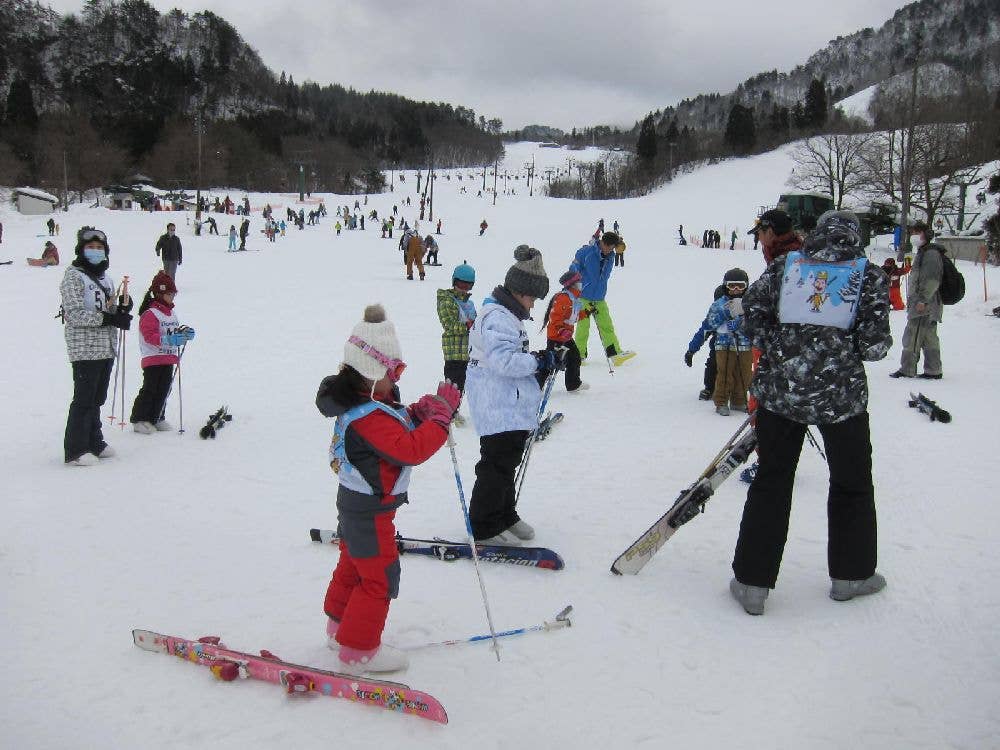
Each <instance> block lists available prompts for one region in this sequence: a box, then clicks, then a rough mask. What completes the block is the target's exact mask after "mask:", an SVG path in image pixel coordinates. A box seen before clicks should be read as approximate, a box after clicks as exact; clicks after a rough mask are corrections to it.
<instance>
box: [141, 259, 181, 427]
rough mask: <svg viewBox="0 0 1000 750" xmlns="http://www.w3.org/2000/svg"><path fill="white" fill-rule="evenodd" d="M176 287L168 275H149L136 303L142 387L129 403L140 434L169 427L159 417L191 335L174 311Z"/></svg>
mask: <svg viewBox="0 0 1000 750" xmlns="http://www.w3.org/2000/svg"><path fill="white" fill-rule="evenodd" d="M175 294H177V286H176V285H175V284H174V280H173V279H172V278H171V277H170V275H169V274H167V273H165V272H164V271H160V272H159V273H157V274H156V276H155V277H153V283H152V284H150V286H149V289H148V291H147V292H146V296H145V297H144V298H143V300H142V304H141V305H140V306H139V335H140V336H141V339H140V341H139V351H140V353H141V354H142V387H141V388H140V389H139V393H138V395H136V397H135V402H134V403H133V404H132V417H131V419H130V421H131V422H132V429H133V430H134V431H135V432H138V433H141V434H143V435H152V434H153V433H154V432H165V431H167V430H171V429H173V428H172V427H171V425H170V423H169V422H167V421H166V420H165V419H164V418H163V414H164V411H165V408H166V403H167V396H168V395H170V385H171V383H172V382H173V379H174V365H178V364H179V363H180V349H181V347H182V346H183V345H184V344H186V343H187V342H188V341H190V340H191V339H193V338H194V329H193V328H188V327H187V326H182V325H180V323H179V322H178V320H177V316H176V314H175V313H174V295H175Z"/></svg>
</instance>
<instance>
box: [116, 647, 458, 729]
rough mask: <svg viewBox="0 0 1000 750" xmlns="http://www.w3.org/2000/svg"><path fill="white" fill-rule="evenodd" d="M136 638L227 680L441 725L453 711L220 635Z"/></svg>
mask: <svg viewBox="0 0 1000 750" xmlns="http://www.w3.org/2000/svg"><path fill="white" fill-rule="evenodd" d="M132 640H133V641H134V642H135V645H136V646H138V647H139V648H141V649H144V650H145V651H155V652H158V653H161V654H171V655H173V656H177V657H180V658H181V659H185V660H186V661H192V662H194V663H195V664H201V665H202V666H205V667H208V668H209V669H211V670H212V674H214V675H215V676H216V677H218V678H219V679H220V680H224V681H226V682H231V681H232V680H235V679H236V678H238V677H239V678H242V679H249V678H252V679H255V680H264V681H266V682H273V683H275V684H278V685H283V686H284V687H285V690H286V691H287V692H288V693H322V694H323V695H329V696H331V697H333V698H346V699H347V700H350V701H354V702H356V703H365V704H367V705H369V706H377V707H378V708H384V709H387V710H389V711H398V712H400V713H406V714H412V715H414V716H419V717H420V718H422V719H430V720H431V721H437V722H440V723H441V724H447V723H448V714H447V713H446V712H445V710H444V707H443V706H442V705H441V704H440V703H439V702H438V701H437V699H436V698H434V697H433V696H430V695H428V694H427V693H422V692H420V691H419V690H413V689H411V688H410V687H408V686H407V685H403V684H401V683H398V682H388V681H386V680H377V679H371V678H368V677H356V676H354V675H349V674H341V673H339V672H329V671H327V670H325V669H316V668H315V667H304V666H302V665H300V664H291V663H289V662H286V661H282V660H281V659H279V658H278V657H277V656H275V655H274V654H272V653H271V652H270V651H261V652H260V655H259V656H255V655H254V654H246V653H243V652H242V651H232V650H231V649H228V648H226V647H225V646H223V645H222V644H221V643H220V642H219V639H218V637H216V636H207V637H205V638H199V639H198V640H196V641H191V640H188V639H187V638H177V637H175V636H172V635H162V634H160V633H153V632H151V631H149V630H133V631H132Z"/></svg>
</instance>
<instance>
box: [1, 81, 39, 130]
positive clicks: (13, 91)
mask: <svg viewBox="0 0 1000 750" xmlns="http://www.w3.org/2000/svg"><path fill="white" fill-rule="evenodd" d="M6 125H7V127H9V128H23V129H24V130H27V131H29V132H32V133H33V132H35V130H37V129H38V112H37V110H35V102H34V99H33V97H32V95H31V85H30V84H29V83H28V81H27V79H26V78H25V77H24V76H23V75H20V74H18V75H17V77H16V78H14V82H13V83H12V84H11V87H10V93H8V94H7V117H6Z"/></svg>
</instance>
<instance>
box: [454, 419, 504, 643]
mask: <svg viewBox="0 0 1000 750" xmlns="http://www.w3.org/2000/svg"><path fill="white" fill-rule="evenodd" d="M448 450H449V451H451V465H452V466H453V467H454V469H455V484H456V485H458V500H459V502H460V503H461V505H462V515H463V516H464V517H465V530H466V532H467V533H468V535H469V547H470V548H471V549H472V562H473V563H474V564H475V566H476V577H478V578H479V591H480V592H481V593H482V595H483V609H485V610H486V623H487V624H488V625H489V626H490V637H492V639H493V650H494V651H495V652H496V655H497V661H500V644H499V643H497V631H496V628H495V627H493V614H492V613H491V612H490V600H489V598H488V597H487V596H486V583H485V582H484V581H483V572H482V571H481V570H480V569H479V551H478V549H477V548H476V540H475V537H474V536H473V534H472V519H470V518H469V506H468V505H467V504H466V502H465V490H463V489H462V475H461V474H459V472H458V456H456V455H455V439H454V437H452V434H451V425H449V426H448Z"/></svg>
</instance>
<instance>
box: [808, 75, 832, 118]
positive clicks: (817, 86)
mask: <svg viewBox="0 0 1000 750" xmlns="http://www.w3.org/2000/svg"><path fill="white" fill-rule="evenodd" d="M826 118H827V106H826V87H825V86H824V85H823V82H822V81H819V80H817V79H815V78H813V79H812V82H811V83H810V84H809V90H808V91H807V92H806V101H805V105H804V107H803V119H804V124H805V126H806V127H808V128H814V129H816V130H819V129H820V128H822V127H823V126H824V125H826Z"/></svg>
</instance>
